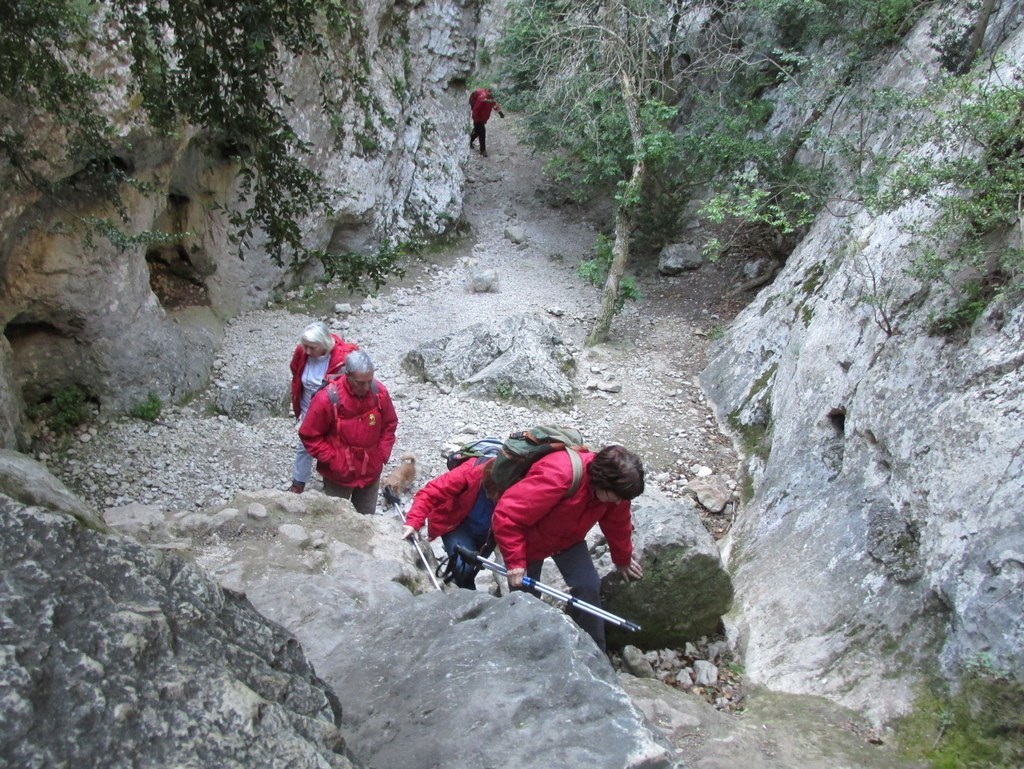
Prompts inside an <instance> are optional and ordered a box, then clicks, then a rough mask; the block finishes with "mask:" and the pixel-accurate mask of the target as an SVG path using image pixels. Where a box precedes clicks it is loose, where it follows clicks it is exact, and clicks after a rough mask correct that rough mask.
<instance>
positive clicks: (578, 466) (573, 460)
mask: <svg viewBox="0 0 1024 769" xmlns="http://www.w3.org/2000/svg"><path fill="white" fill-rule="evenodd" d="M565 450H566V451H568V452H569V463H570V464H571V465H572V483H571V484H569V490H568V491H566V492H565V494H564V495H563V496H562V499H568V498H569V497H571V496H572V495H573V494H575V493H576V492H577V491H579V489H580V483H582V481H583V460H582V459H580V455H579V452H578V451H576V450H575V449H571V448H569V447H568V446H566V447H565Z"/></svg>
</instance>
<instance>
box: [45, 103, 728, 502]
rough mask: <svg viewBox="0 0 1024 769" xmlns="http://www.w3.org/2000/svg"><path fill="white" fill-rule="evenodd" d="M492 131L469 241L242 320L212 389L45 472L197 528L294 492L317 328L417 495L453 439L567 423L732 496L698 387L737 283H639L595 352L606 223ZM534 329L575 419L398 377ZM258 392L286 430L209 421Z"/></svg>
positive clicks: (720, 441) (75, 445)
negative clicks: (366, 393)
mask: <svg viewBox="0 0 1024 769" xmlns="http://www.w3.org/2000/svg"><path fill="white" fill-rule="evenodd" d="M492 122H494V123H496V125H494V126H493V130H490V131H489V134H490V136H489V139H490V142H489V144H490V148H491V152H490V157H488V158H482V157H480V156H479V155H478V154H476V153H473V154H472V155H471V156H470V158H469V161H468V168H467V175H468V177H469V181H468V183H467V192H466V206H465V216H466V219H467V221H468V223H469V225H470V235H469V236H468V237H467V238H466V239H465V240H464V241H463V242H461V243H460V244H458V245H456V246H455V247H453V248H452V249H451V250H450V251H448V252H445V253H443V254H431V255H429V256H422V257H420V258H419V259H417V260H414V261H413V263H412V264H411V265H410V268H409V271H408V272H409V274H408V276H407V277H406V278H405V279H403V280H401V281H398V282H396V283H395V284H393V285H390V286H388V287H385V288H384V289H382V291H381V294H380V295H379V296H377V297H375V298H372V299H367V300H363V299H361V298H359V297H351V296H346V295H343V294H341V293H340V292H339V291H337V290H334V289H331V288H330V287H327V288H324V289H318V290H317V291H316V292H315V293H314V295H313V296H305V295H304V294H303V293H302V292H293V293H292V295H291V296H290V297H287V298H286V300H285V303H284V304H283V305H281V306H275V307H272V308H269V309H266V310H261V311H258V312H251V313H247V314H244V315H242V316H239V317H238V318H236V319H235V320H234V321H233V322H232V323H231V324H230V325H229V327H228V329H227V331H226V335H225V339H224V346H223V349H222V351H221V354H220V357H219V359H218V361H217V363H216V368H215V372H214V377H213V381H212V382H211V385H210V387H209V388H208V390H207V391H206V392H204V393H202V394H201V395H200V396H198V397H197V398H195V399H194V400H193V401H192V402H191V403H190V404H189V405H184V406H175V407H169V408H165V409H164V411H163V413H162V414H161V416H160V418H159V420H158V421H157V422H156V423H147V422H144V421H140V420H137V419H131V418H117V419H109V420H105V419H102V418H101V419H100V420H99V421H97V422H96V423H94V424H92V425H89V426H88V427H87V428H86V429H84V430H82V431H80V433H79V434H78V435H76V436H75V438H74V440H73V441H72V443H71V446H70V448H68V449H67V450H62V451H52V452H43V453H42V458H44V459H46V460H47V461H48V463H49V464H50V466H51V468H52V469H53V470H54V471H55V472H56V473H57V474H58V475H59V476H60V477H61V478H62V479H63V480H64V481H65V482H66V483H67V484H68V485H69V486H70V487H72V488H73V489H74V490H75V491H77V492H78V493H79V494H81V495H82V496H83V497H84V498H85V499H86V500H88V501H89V502H90V503H92V504H93V505H95V506H96V507H97V508H99V509H101V510H102V509H105V508H108V507H112V506H120V505H124V504H128V503H132V502H136V503H144V504H152V505H158V506H160V507H161V508H163V509H164V510H165V511H168V512H185V511H191V510H195V509H197V508H204V507H207V506H212V505H216V504H219V503H223V502H225V501H227V500H229V499H230V498H231V497H232V496H233V495H234V494H235V493H236V492H237V491H239V490H245V489H250V490H251V489H263V488H286V487H287V485H288V483H289V479H290V470H291V461H292V457H293V452H294V445H295V425H294V421H293V420H292V419H291V418H290V415H289V409H288V408H287V406H286V405H285V403H286V400H285V399H286V393H287V388H288V381H289V372H288V361H289V360H290V356H291V352H292V349H293V348H294V346H295V344H296V343H297V341H298V336H299V334H300V333H301V331H302V329H303V328H304V327H305V325H306V324H307V323H309V322H310V321H311V320H314V319H323V320H326V321H328V323H329V324H330V325H332V326H333V327H334V328H335V329H336V330H337V331H338V332H339V333H341V335H342V336H344V337H345V338H347V339H350V340H353V341H356V342H357V343H359V344H360V345H361V346H362V347H363V348H364V349H366V350H368V351H369V352H370V354H371V355H372V356H373V358H374V360H375V361H376V364H377V374H378V377H379V378H380V379H381V380H382V381H383V382H384V383H385V384H387V385H388V387H389V389H390V390H391V392H392V394H393V396H394V398H395V404H396V409H397V411H398V415H399V420H400V426H399V432H398V442H397V445H396V451H395V456H394V459H396V460H397V457H398V455H399V454H401V453H406V452H411V453H414V454H415V455H416V456H417V457H418V458H419V465H420V474H419V480H418V483H421V482H423V481H425V480H427V479H429V478H430V477H431V476H433V475H435V474H437V473H439V472H441V471H442V469H443V458H442V457H443V452H444V449H445V447H446V446H448V444H449V441H450V439H451V438H452V437H453V436H455V435H456V434H460V433H461V434H466V433H469V434H473V433H475V434H478V435H497V436H504V435H507V434H508V433H509V432H510V431H511V430H514V429H519V428H521V427H525V426H528V425H530V424H532V423H537V422H562V423H571V424H575V425H577V426H578V427H579V428H580V429H581V430H582V432H583V434H584V436H585V437H586V438H587V440H588V441H589V442H590V444H591V445H593V446H600V445H603V444H604V443H606V442H608V441H612V440H615V441H619V442H622V443H624V444H626V445H627V446H628V447H630V448H631V449H633V450H634V451H636V452H637V453H638V454H639V455H640V456H641V457H642V458H643V459H644V462H645V465H646V466H647V468H648V477H649V478H650V479H651V480H652V481H653V482H654V483H655V484H656V485H658V486H659V487H661V488H662V489H664V490H665V491H667V492H668V493H670V494H679V493H682V488H683V486H684V484H685V483H686V481H687V480H688V479H689V478H691V477H693V476H694V475H695V474H698V473H700V474H702V475H706V474H707V473H708V472H709V471H710V472H712V473H713V474H715V475H717V476H719V477H720V478H721V479H722V480H723V482H724V483H726V484H727V485H728V486H729V487H730V488H733V489H735V488H736V481H735V477H734V474H735V468H736V457H735V455H734V453H733V450H732V447H731V444H730V442H729V441H728V440H727V439H726V438H725V437H724V436H722V435H721V434H720V433H719V431H718V430H717V428H716V426H715V423H714V419H713V417H712V412H711V410H710V408H709V406H708V404H707V403H706V401H705V399H704V397H703V395H702V393H701V391H700V389H699V386H698V383H697V376H698V374H699V372H700V369H701V368H702V367H703V364H704V361H705V359H706V353H707V346H708V343H709V342H708V340H709V337H710V336H713V335H714V331H715V329H716V328H717V327H719V326H721V325H724V324H725V323H726V322H727V320H728V317H730V316H731V313H732V312H734V311H735V309H736V308H735V307H727V306H725V305H723V303H722V300H721V298H722V297H723V296H724V293H725V290H726V288H727V287H728V285H729V284H730V281H731V280H732V277H733V276H732V275H731V274H730V273H729V272H728V271H727V270H726V269H725V268H723V267H716V266H711V265H707V266H705V267H704V268H702V269H701V270H699V271H697V272H695V273H690V274H687V275H684V276H681V277H678V278H665V277H662V276H659V275H657V274H656V273H655V272H654V271H653V270H652V269H651V268H650V267H646V268H645V267H643V266H641V267H640V268H639V272H638V285H639V288H640V291H641V295H642V299H641V301H640V302H639V303H636V304H631V305H630V306H628V307H627V308H626V309H625V310H624V312H623V313H622V314H621V315H620V316H619V317H618V318H617V319H616V322H615V325H614V326H613V329H612V333H613V339H612V341H611V343H609V344H607V345H602V346H600V347H598V348H593V349H587V350H585V349H584V348H583V346H582V341H583V339H584V337H585V335H586V332H587V330H588V329H589V326H590V323H591V321H592V320H593V318H594V315H595V313H596V308H597V304H598V301H599V296H598V292H597V290H596V289H595V288H594V287H592V286H590V285H588V284H586V283H585V282H584V281H583V280H582V279H581V278H580V277H578V276H577V274H576V266H577V265H578V263H579V262H580V260H581V259H585V258H587V257H588V256H589V255H590V253H591V248H592V245H593V243H594V239H595V235H596V233H597V231H598V229H599V228H600V227H601V226H603V225H605V224H606V223H607V221H609V219H610V217H609V216H608V214H607V212H600V211H585V210H582V209H580V208H578V207H575V206H569V205H565V206H560V207H553V206H552V205H550V204H549V203H548V202H546V201H545V200H543V198H542V192H541V190H540V189H539V184H540V179H541V168H540V163H539V161H538V160H537V159H536V158H535V157H534V156H533V155H532V154H531V153H530V152H529V151H528V150H527V149H525V148H523V147H520V146H518V144H517V143H516V141H515V137H514V135H513V134H512V132H511V130H510V129H511V128H512V125H513V121H512V120H511V119H508V120H505V121H492ZM487 269H490V270H494V271H495V272H496V273H497V275H498V290H497V291H496V292H490V293H473V292H472V291H470V290H469V288H468V285H467V284H468V280H469V277H470V276H471V275H472V274H473V273H474V272H476V271H480V270H487ZM339 305H350V306H351V308H352V309H351V312H348V311H344V310H342V311H340V312H337V311H336V308H337V307H338V306H339ZM524 311H530V312H537V313H543V314H546V315H547V316H549V317H550V318H552V319H553V320H554V321H555V322H556V324H557V325H558V326H559V328H560V330H561V331H562V333H563V335H564V336H565V338H566V339H567V340H568V341H569V343H570V349H572V350H573V351H574V353H575V354H576V356H577V360H578V362H579V367H578V369H579V372H580V373H579V384H580V387H581V391H582V392H583V393H584V394H583V396H582V397H581V399H580V401H579V402H578V404H577V405H575V406H574V407H573V408H572V409H571V410H567V411H560V410H539V409H538V410H533V409H528V408H521V407H510V406H509V405H508V404H506V403H499V402H490V401H481V400H475V399H472V398H467V397H465V396H462V395H460V394H458V393H445V392H440V391H439V390H438V389H437V388H436V387H435V386H433V385H425V384H421V383H417V382H413V381H411V380H410V379H409V378H408V377H407V376H406V375H405V374H404V373H403V372H402V370H401V365H400V364H401V360H402V358H403V357H404V355H405V354H406V353H407V352H408V351H409V350H410V349H411V348H412V347H413V346H414V344H416V343H417V342H419V341H424V340H427V339H432V338H435V337H437V336H442V335H444V334H447V333H449V332H451V331H454V330H457V329H459V328H462V327H464V326H466V325H469V324H470V323H473V322H475V321H476V320H479V319H483V318H487V317H494V316H500V315H505V314H513V313H519V312H524ZM253 378H256V379H257V380H258V381H260V382H261V383H262V384H263V387H264V388H268V387H269V388H278V387H279V388H280V389H279V392H281V407H280V411H279V415H273V416H269V417H267V418H263V419H260V420H258V421H239V420H236V419H231V418H229V417H227V416H224V415H223V414H221V415H217V414H216V413H215V412H216V410H215V409H214V408H213V406H212V404H214V403H215V402H216V401H217V399H218V398H222V397H224V395H225V394H229V393H230V392H231V391H232V390H233V389H238V388H241V385H242V384H244V383H246V382H247V381H255V380H253ZM241 389H242V390H243V391H244V388H241ZM277 391H278V390H274V392H277ZM701 468H707V469H703V470H702V469H701ZM314 476H315V473H314ZM312 485H313V487H314V488H315V487H318V485H319V481H318V480H315V481H314V482H313V484H312Z"/></svg>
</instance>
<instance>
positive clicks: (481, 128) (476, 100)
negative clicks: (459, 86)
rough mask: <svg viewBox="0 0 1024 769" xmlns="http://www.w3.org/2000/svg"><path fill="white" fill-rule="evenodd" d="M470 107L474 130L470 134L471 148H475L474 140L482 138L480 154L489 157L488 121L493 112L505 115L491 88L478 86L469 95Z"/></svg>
mask: <svg viewBox="0 0 1024 769" xmlns="http://www.w3.org/2000/svg"><path fill="white" fill-rule="evenodd" d="M469 109H470V113H471V115H472V117H473V132H472V133H471V134H470V135H469V148H470V149H473V142H475V141H476V140H477V139H479V140H480V154H481V155H483V156H484V157H487V121H488V120H490V119H491V112H493V111H494V110H497V111H498V115H500V116H501V117H503V118H504V117H505V113H504V112H502V111H501V106H500V105H499V104H498V102H496V101H495V100H494V95H493V94H492V93H491V91H490V89H489V88H477V89H476V90H475V91H473V93H471V94H470V95H469Z"/></svg>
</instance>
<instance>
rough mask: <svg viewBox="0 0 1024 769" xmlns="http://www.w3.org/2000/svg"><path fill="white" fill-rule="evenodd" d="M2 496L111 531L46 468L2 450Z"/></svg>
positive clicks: (16, 454)
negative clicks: (65, 514)
mask: <svg viewBox="0 0 1024 769" xmlns="http://www.w3.org/2000/svg"><path fill="white" fill-rule="evenodd" d="M0 494H6V495H7V496H9V497H11V498H12V499H16V500H18V501H19V502H21V503H23V504H26V505H38V506H39V507H45V508H46V509H47V510H53V511H55V512H61V513H67V514H68V515H71V516H73V517H74V518H77V519H78V520H79V521H81V522H82V523H84V524H85V525H86V526H89V527H90V528H93V529H96V530H98V531H106V530H107V525H106V524H105V523H104V522H103V519H102V518H101V517H100V515H99V514H98V513H97V512H96V511H95V510H92V509H90V508H89V507H88V505H86V504H85V503H84V502H82V500H81V499H79V498H78V497H76V496H75V495H74V494H72V493H71V492H70V491H69V490H68V488H67V486H65V485H64V484H63V483H61V482H60V481H59V480H57V478H55V477H54V476H53V475H52V474H51V473H50V471H49V470H48V469H47V468H46V466H45V465H43V464H41V463H39V462H36V461H35V460H34V459H32V458H31V457H29V456H27V455H25V454H21V453H19V452H17V451H8V450H6V449H0Z"/></svg>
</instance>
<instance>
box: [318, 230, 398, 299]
mask: <svg viewBox="0 0 1024 769" xmlns="http://www.w3.org/2000/svg"><path fill="white" fill-rule="evenodd" d="M414 248H415V245H414V244H412V243H395V242H392V241H391V240H385V241H383V242H382V243H381V244H380V246H379V248H378V249H377V253H376V254H359V253H355V252H349V253H344V254H340V253H330V252H327V251H320V252H317V258H319V259H320V263H321V264H322V265H323V267H324V277H325V279H327V280H337V281H339V282H340V283H341V284H342V285H343V286H344V287H345V288H346V289H347V290H349V291H359V292H365V291H366V284H367V282H368V281H369V282H371V283H373V290H374V291H376V290H377V289H379V288H380V287H381V286H382V285H383V284H384V282H385V281H386V280H387V278H388V276H390V275H397V276H398V277H403V276H404V275H405V271H404V270H403V269H402V267H401V262H402V260H403V259H404V258H405V257H406V256H407V255H408V254H409V253H410V252H411V251H412V250H413V249H414Z"/></svg>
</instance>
